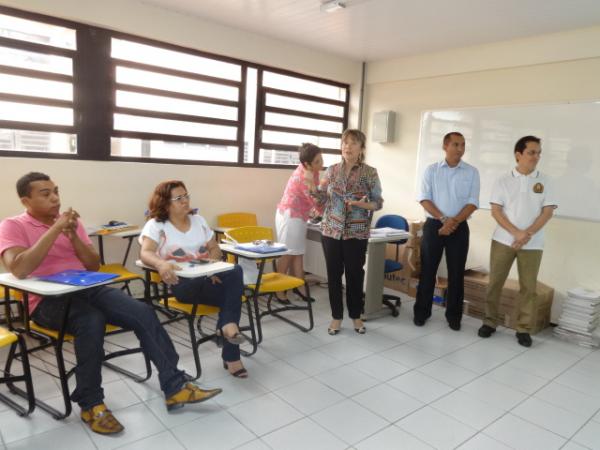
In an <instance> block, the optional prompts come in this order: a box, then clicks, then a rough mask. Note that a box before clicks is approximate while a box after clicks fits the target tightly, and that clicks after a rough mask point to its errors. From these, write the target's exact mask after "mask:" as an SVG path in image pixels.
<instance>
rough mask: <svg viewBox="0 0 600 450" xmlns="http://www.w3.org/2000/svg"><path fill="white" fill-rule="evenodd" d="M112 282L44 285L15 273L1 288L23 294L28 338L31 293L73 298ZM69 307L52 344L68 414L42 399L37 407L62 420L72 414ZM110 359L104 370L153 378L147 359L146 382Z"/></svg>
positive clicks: (0, 277)
mask: <svg viewBox="0 0 600 450" xmlns="http://www.w3.org/2000/svg"><path fill="white" fill-rule="evenodd" d="M113 281H114V280H106V281H103V282H100V283H95V284H92V285H89V286H72V285H69V284H61V283H53V282H50V281H42V280H38V279H37V278H35V277H32V278H24V279H19V278H16V277H15V276H14V275H13V274H12V273H2V274H0V286H4V287H5V288H12V289H16V290H19V291H21V292H23V302H24V305H23V306H24V308H23V309H24V315H25V318H24V325H25V331H26V332H27V333H28V334H29V333H30V327H29V311H28V309H29V299H28V295H29V294H30V293H31V294H36V295H40V296H42V297H44V296H56V295H69V294H73V293H76V292H80V291H85V290H86V289H91V288H95V287H98V286H102V285H106V284H110V283H112V282H113ZM69 305H70V303H67V307H66V308H65V311H64V315H63V320H62V326H61V327H60V329H59V330H56V331H58V338H57V339H55V342H56V343H55V344H52V345H54V348H55V353H56V361H57V363H56V364H57V366H56V367H57V370H58V372H59V380H60V384H61V390H62V394H63V401H64V405H65V411H64V412H60V411H58V410H57V409H55V408H54V407H53V406H51V405H49V404H48V403H46V402H43V401H41V400H40V399H36V405H37V406H39V407H40V408H41V409H43V410H45V411H47V412H49V413H50V414H51V415H52V416H53V417H54V418H55V419H63V418H65V417H67V416H68V415H69V414H70V413H71V400H70V398H69V387H68V384H67V378H68V376H69V373H68V372H67V371H66V369H65V363H64V359H63V355H62V344H63V340H64V336H65V334H66V321H67V317H68V314H69ZM51 342H52V341H51ZM47 346H48V344H42V345H40V346H39V347H33V348H31V347H30V348H28V350H27V352H28V353H30V354H31V353H33V352H35V351H38V350H41V349H44V348H46V347H47ZM141 352H142V349H141V348H133V349H125V350H120V351H118V352H115V353H114V354H112V357H117V356H121V355H126V354H132V353H141ZM108 359H111V354H107V355H106V357H105V359H104V361H103V364H104V365H105V366H107V367H110V368H111V369H113V370H115V371H117V372H119V373H122V374H125V375H128V376H129V377H131V378H132V379H134V380H136V381H138V382H141V381H145V380H147V379H148V378H149V377H150V375H151V369H150V361H149V360H148V359H147V358H146V357H145V359H146V369H147V375H146V377H145V378H144V377H141V376H139V375H136V374H134V373H131V372H129V371H127V370H125V369H122V368H121V367H119V366H117V365H114V364H111V363H108V362H107V361H108ZM16 393H17V394H18V395H21V396H23V395H24V393H23V391H20V390H16Z"/></svg>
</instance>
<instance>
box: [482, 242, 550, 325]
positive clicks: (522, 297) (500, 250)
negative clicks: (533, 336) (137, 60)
mask: <svg viewBox="0 0 600 450" xmlns="http://www.w3.org/2000/svg"><path fill="white" fill-rule="evenodd" d="M542 253H543V252H542V250H515V249H514V248H512V247H510V246H508V245H504V244H501V243H500V242H497V241H494V240H492V249H491V252H490V283H489V285H488V289H487V293H486V299H485V319H484V321H483V323H484V324H485V325H489V326H490V327H492V328H496V326H497V325H498V302H499V301H500V295H501V294H502V288H503V287H504V282H505V281H506V278H508V273H509V272H510V268H511V266H512V264H513V261H514V260H515V258H516V259H517V269H518V271H519V288H520V289H519V295H518V297H517V303H518V308H519V318H518V321H517V332H519V333H529V330H530V329H531V319H532V315H533V311H534V308H535V302H536V299H537V292H536V288H537V277H538V272H539V270H540V263H541V262H542Z"/></svg>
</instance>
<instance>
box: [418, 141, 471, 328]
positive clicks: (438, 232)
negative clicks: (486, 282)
mask: <svg viewBox="0 0 600 450" xmlns="http://www.w3.org/2000/svg"><path fill="white" fill-rule="evenodd" d="M443 149H444V152H445V153H446V158H445V159H444V160H443V161H441V162H438V163H434V164H431V165H430V166H429V167H427V169H426V170H425V173H424V174H423V180H422V182H421V191H420V192H419V195H418V197H417V200H418V201H419V202H420V203H421V205H422V206H423V208H424V209H425V213H426V215H427V220H426V221H425V225H424V226H423V237H422V240H421V276H420V278H419V287H418V289H417V298H416V301H415V306H414V319H413V322H414V324H415V325H417V326H419V327H421V326H423V325H425V321H426V320H427V319H428V318H429V317H430V316H431V304H432V302H433V291H434V289H435V277H436V274H437V270H438V267H439V265H440V260H441V259H442V253H443V251H444V249H445V250H446V265H447V266H448V293H447V297H446V319H447V320H448V325H449V326H450V328H451V329H453V330H455V331H458V330H460V321H461V319H462V311H463V292H464V272H465V264H466V262H467V253H468V251H469V226H468V225H467V219H468V218H469V217H470V216H471V214H473V212H474V211H475V210H476V209H477V208H478V207H479V172H478V171H477V169H476V168H475V167H473V166H471V165H470V164H467V163H466V162H464V161H462V157H463V155H464V154H465V138H464V136H463V135H462V134H460V133H458V132H456V131H453V132H451V133H448V134H447V135H446V136H444V141H443Z"/></svg>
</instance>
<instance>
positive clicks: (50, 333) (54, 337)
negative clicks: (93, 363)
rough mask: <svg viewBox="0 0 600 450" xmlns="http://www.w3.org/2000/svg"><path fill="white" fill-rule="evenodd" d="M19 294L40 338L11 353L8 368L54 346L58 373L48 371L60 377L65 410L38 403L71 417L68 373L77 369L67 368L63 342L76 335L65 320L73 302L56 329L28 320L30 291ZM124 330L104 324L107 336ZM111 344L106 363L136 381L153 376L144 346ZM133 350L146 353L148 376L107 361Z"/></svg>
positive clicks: (29, 327)
mask: <svg viewBox="0 0 600 450" xmlns="http://www.w3.org/2000/svg"><path fill="white" fill-rule="evenodd" d="M19 294H20V296H21V297H22V302H23V311H24V313H25V319H24V325H25V329H24V331H25V332H26V333H27V334H29V335H31V336H32V337H33V338H34V339H36V341H38V342H39V345H37V346H35V347H30V348H28V349H25V347H23V350H22V351H21V352H20V353H19V354H16V353H14V352H12V353H9V358H8V360H7V362H6V367H7V369H6V371H8V369H9V368H10V365H11V364H12V362H13V361H14V359H16V358H18V357H21V360H24V359H26V358H27V355H30V354H34V353H36V352H38V351H43V352H46V349H47V348H50V347H52V348H53V349H54V356H55V358H56V365H55V366H54V367H55V368H56V373H52V372H48V374H49V375H51V376H53V377H55V378H58V380H59V384H60V388H61V393H62V397H63V402H64V410H62V411H60V410H58V409H56V408H54V407H53V406H51V405H49V404H48V403H46V402H43V401H41V400H35V405H36V406H38V407H39V408H41V409H43V410H44V411H46V412H48V413H49V414H51V415H52V417H54V418H55V419H58V420H60V419H64V418H66V417H68V416H69V415H70V414H71V411H72V406H71V398H70V396H69V384H68V380H69V377H70V376H71V375H73V373H74V371H75V367H76V364H75V363H73V367H72V368H71V369H69V370H67V368H66V364H65V358H64V355H63V344H64V343H65V342H72V341H73V340H74V336H72V335H70V334H68V333H67V332H66V328H67V324H66V320H67V317H68V316H69V309H70V303H67V307H66V308H65V311H64V312H63V318H62V323H61V326H60V327H59V329H58V330H54V329H50V328H45V327H42V326H40V325H38V324H37V323H35V322H34V321H32V320H29V313H28V309H29V294H28V293H27V292H19ZM124 332H129V330H125V329H122V328H120V327H117V326H115V325H109V324H107V325H106V328H105V336H110V335H115V334H120V333H124ZM111 344H112V346H114V347H117V348H118V350H115V351H111V352H107V353H106V354H105V356H104V360H103V363H102V364H103V365H104V366H106V367H108V368H110V369H112V370H114V371H116V372H119V373H122V374H124V375H127V376H128V377H130V378H132V379H133V380H135V381H137V382H143V381H146V380H147V379H148V378H150V376H151V375H152V367H151V366H150V360H149V358H148V357H147V356H146V354H145V353H144V352H143V350H142V348H140V347H137V348H125V347H123V346H121V345H119V344H115V343H111ZM134 353H142V354H143V356H144V361H145V365H146V374H145V376H140V375H137V374H135V373H133V372H130V371H128V370H126V369H123V368H122V367H120V366H118V365H115V364H112V363H110V362H108V361H109V360H111V359H113V358H117V357H119V356H125V355H131V354H134ZM47 365H52V364H49V363H47V362H45V363H44V366H47ZM42 370H45V369H42ZM9 387H10V389H11V391H12V392H13V393H14V394H17V395H20V396H21V397H24V398H29V397H28V395H29V394H28V392H27V391H23V390H22V389H19V388H17V387H16V386H11V385H9Z"/></svg>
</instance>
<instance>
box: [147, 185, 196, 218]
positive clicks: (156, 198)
mask: <svg viewBox="0 0 600 450" xmlns="http://www.w3.org/2000/svg"><path fill="white" fill-rule="evenodd" d="M178 187H182V188H184V189H185V191H186V192H187V188H186V187H185V184H183V181H179V180H169V181H163V182H162V183H160V184H159V185H158V186H156V187H155V188H154V192H153V193H152V197H150V203H149V205H148V217H149V218H150V219H156V221H157V222H166V221H167V220H169V205H170V204H171V191H172V190H173V189H175V188H178Z"/></svg>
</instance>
